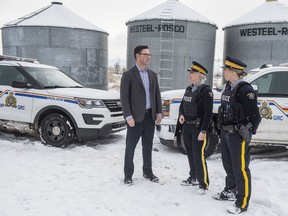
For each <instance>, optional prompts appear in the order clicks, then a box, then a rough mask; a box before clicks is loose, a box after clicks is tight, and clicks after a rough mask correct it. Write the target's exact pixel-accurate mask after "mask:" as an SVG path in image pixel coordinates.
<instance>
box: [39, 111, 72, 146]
mask: <svg viewBox="0 0 288 216" xmlns="http://www.w3.org/2000/svg"><path fill="white" fill-rule="evenodd" d="M39 132H40V138H41V140H42V142H43V143H44V144H47V145H52V146H54V147H62V148H64V147H66V146H68V145H70V144H71V143H72V142H73V140H74V137H75V133H74V129H73V127H72V124H71V122H70V121H69V119H68V118H67V117H65V116H63V115H61V114H58V113H53V114H49V115H47V116H46V117H45V118H44V119H43V121H42V122H41V125H40V128H39Z"/></svg>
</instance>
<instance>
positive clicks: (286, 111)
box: [258, 100, 288, 121]
mask: <svg viewBox="0 0 288 216" xmlns="http://www.w3.org/2000/svg"><path fill="white" fill-rule="evenodd" d="M258 103H261V102H258ZM270 106H274V107H275V108H277V109H278V110H279V111H280V112H281V113H282V114H283V115H273V113H272V108H271V107H270ZM259 112H260V115H261V117H263V118H266V119H270V120H274V121H283V120H284V117H288V108H284V107H281V106H280V105H279V104H278V103H276V102H275V101H273V100H267V101H263V102H262V103H261V106H260V107H259Z"/></svg>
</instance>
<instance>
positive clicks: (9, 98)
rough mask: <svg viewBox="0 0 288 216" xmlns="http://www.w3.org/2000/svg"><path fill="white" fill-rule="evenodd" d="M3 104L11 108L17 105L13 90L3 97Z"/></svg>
mask: <svg viewBox="0 0 288 216" xmlns="http://www.w3.org/2000/svg"><path fill="white" fill-rule="evenodd" d="M5 106H6V107H13V108H16V107H17V99H16V97H15V96H14V92H13V91H10V92H9V93H8V96H7V97H6V99H5Z"/></svg>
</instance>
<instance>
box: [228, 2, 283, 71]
mask: <svg viewBox="0 0 288 216" xmlns="http://www.w3.org/2000/svg"><path fill="white" fill-rule="evenodd" d="M223 30H224V53H223V54H224V58H225V56H226V55H230V56H233V57H235V58H238V59H241V60H242V61H243V62H245V63H246V64H247V65H248V66H247V70H249V69H253V68H258V67H260V66H261V65H263V64H274V65H279V64H280V63H283V62H287V59H288V7H287V6H286V5H284V4H282V3H280V2H278V1H277V0H266V2H265V3H264V4H262V5H260V6H259V7H257V8H255V9H254V10H252V11H250V12H248V13H247V14H245V15H243V16H242V17H240V18H238V19H237V20H235V21H233V22H231V23H230V24H228V25H226V26H225V27H224V28H223Z"/></svg>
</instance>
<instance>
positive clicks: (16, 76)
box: [0, 56, 125, 147]
mask: <svg viewBox="0 0 288 216" xmlns="http://www.w3.org/2000/svg"><path fill="white" fill-rule="evenodd" d="M0 128H2V129H11V128H12V129H13V130H14V129H16V130H17V131H20V132H28V133H30V132H31V131H32V133H34V134H38V133H39V134H40V137H41V139H42V141H43V142H44V143H46V144H49V145H52V146H56V147H65V146H67V145H69V144H71V143H72V142H73V141H74V140H75V139H78V140H79V141H88V140H93V139H95V138H96V137H98V136H100V135H106V134H109V133H111V132H116V131H120V130H123V129H125V122H124V119H123V113H122V108H121V105H120V95H119V94H117V93H112V92H109V91H104V90H97V89H91V88H85V87H83V86H82V85H81V84H79V83H78V82H76V81H75V80H73V79H72V78H71V77H69V76H67V75H66V74H65V73H63V72H61V71H60V70H59V69H57V68H55V67H51V66H48V65H42V64H39V63H38V62H37V61H36V60H34V59H28V58H21V57H13V56H0Z"/></svg>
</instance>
